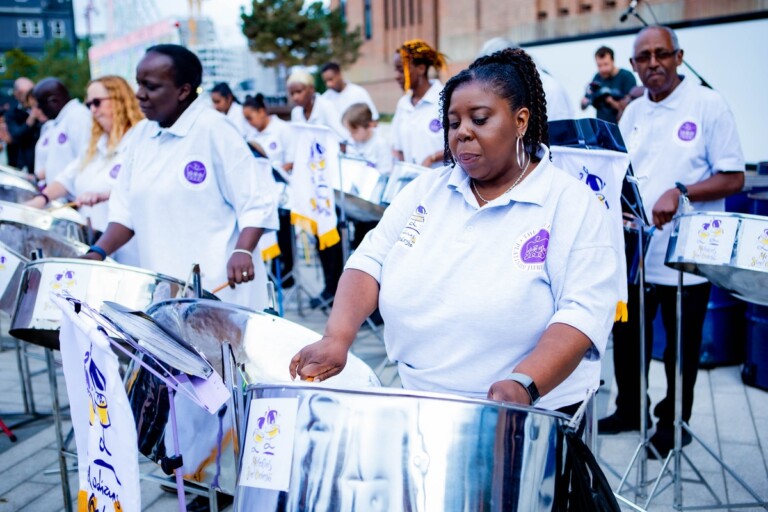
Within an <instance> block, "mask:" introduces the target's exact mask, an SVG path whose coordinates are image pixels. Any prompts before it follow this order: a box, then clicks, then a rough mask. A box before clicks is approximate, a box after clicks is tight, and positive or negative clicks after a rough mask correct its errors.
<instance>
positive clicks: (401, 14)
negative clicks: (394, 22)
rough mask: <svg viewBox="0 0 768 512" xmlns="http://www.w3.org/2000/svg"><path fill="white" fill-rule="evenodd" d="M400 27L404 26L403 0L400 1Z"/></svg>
mask: <svg viewBox="0 0 768 512" xmlns="http://www.w3.org/2000/svg"><path fill="white" fill-rule="evenodd" d="M400 26H401V27H404V26H405V0H400Z"/></svg>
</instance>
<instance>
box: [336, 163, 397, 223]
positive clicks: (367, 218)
mask: <svg viewBox="0 0 768 512" xmlns="http://www.w3.org/2000/svg"><path fill="white" fill-rule="evenodd" d="M341 174H342V179H341V185H340V186H339V184H338V183H337V184H336V186H335V187H334V192H335V195H336V205H337V206H339V207H341V205H342V204H343V206H344V211H345V213H346V216H347V217H348V218H350V219H352V220H356V221H360V222H376V221H379V220H381V216H382V215H384V206H383V205H382V204H381V196H382V193H383V192H384V188H385V185H386V183H387V177H386V176H382V175H381V174H379V171H377V170H376V168H375V167H371V166H370V165H369V164H368V162H366V161H365V160H361V159H358V158H342V159H341Z"/></svg>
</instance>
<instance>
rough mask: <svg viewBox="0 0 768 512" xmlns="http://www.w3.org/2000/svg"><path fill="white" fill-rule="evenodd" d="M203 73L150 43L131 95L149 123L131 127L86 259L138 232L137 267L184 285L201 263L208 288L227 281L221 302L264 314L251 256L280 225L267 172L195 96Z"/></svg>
mask: <svg viewBox="0 0 768 512" xmlns="http://www.w3.org/2000/svg"><path fill="white" fill-rule="evenodd" d="M202 74H203V69H202V65H201V64H200V60H199V59H198V58H197V57H196V56H195V54H193V53H192V52H190V51H189V50H187V49H186V48H184V47H182V46H177V45H158V46H153V47H151V48H149V49H148V50H147V52H146V54H145V55H144V58H143V59H142V60H141V62H139V65H138V68H137V70H136V81H137V82H138V85H139V87H138V90H137V92H136V97H137V99H138V100H139V106H140V107H141V110H142V111H143V112H144V115H146V117H147V119H148V121H147V122H144V123H142V124H140V125H139V126H137V127H136V128H135V129H134V130H136V133H135V134H134V137H135V139H134V140H133V142H132V144H131V150H130V151H129V155H128V158H127V160H126V165H125V167H124V168H123V169H122V170H121V172H120V176H119V179H118V184H117V186H116V187H115V189H114V190H113V192H112V197H111V199H110V211H109V225H108V227H107V230H106V231H105V232H104V235H102V237H101V238H100V239H99V240H98V242H97V243H96V245H95V246H93V247H91V252H90V253H89V254H88V255H87V256H88V257H90V258H92V259H103V258H104V256H105V255H106V254H109V253H111V252H113V251H115V250H116V249H118V248H119V247H121V246H122V245H123V244H125V243H126V242H127V241H128V240H130V239H131V238H132V237H134V236H135V237H136V242H137V245H138V252H139V265H140V266H142V267H144V268H147V269H149V270H152V271H154V272H159V273H162V274H167V275H169V276H174V277H178V278H181V279H185V278H186V277H187V276H188V274H189V272H190V270H191V268H192V265H193V264H194V263H198V264H200V267H201V271H202V281H203V287H204V288H206V289H209V290H210V289H213V288H216V287H217V285H219V284H222V283H225V282H228V283H229V285H230V286H231V288H233V289H232V290H225V291H224V292H222V293H221V294H220V297H221V298H222V299H223V300H226V301H229V302H234V303H237V304H240V305H244V306H249V307H252V308H256V309H258V308H263V307H264V306H265V305H266V302H267V297H266V295H267V294H266V272H265V270H264V266H263V265H262V264H261V263H260V262H259V263H258V264H254V261H253V256H252V252H253V250H254V249H255V247H256V244H257V243H258V241H259V238H260V237H261V235H262V233H263V232H264V230H265V229H276V228H277V206H276V201H275V196H274V182H273V180H272V176H271V167H270V166H269V164H268V163H267V162H263V163H260V162H259V161H258V160H257V159H255V158H253V156H252V155H251V152H250V150H249V149H248V146H247V144H246V142H245V140H243V138H242V137H241V136H240V135H239V134H238V133H237V130H236V129H235V127H234V126H232V124H231V123H230V122H228V121H227V120H226V119H225V118H224V117H222V116H221V115H219V114H218V113H216V112H214V111H213V110H212V109H210V108H209V106H208V102H207V101H206V100H204V99H203V98H198V97H197V93H198V89H199V87H200V83H201V81H202ZM249 282H253V283H254V284H253V285H248V286H242V287H241V286H238V287H237V289H234V288H235V285H240V284H243V283H249Z"/></svg>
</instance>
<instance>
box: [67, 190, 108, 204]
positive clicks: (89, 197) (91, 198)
mask: <svg viewBox="0 0 768 512" xmlns="http://www.w3.org/2000/svg"><path fill="white" fill-rule="evenodd" d="M108 200H109V192H106V193H101V192H85V193H84V194H80V195H79V196H77V198H76V199H75V202H76V203H77V206H93V205H95V204H99V203H103V202H104V201H108Z"/></svg>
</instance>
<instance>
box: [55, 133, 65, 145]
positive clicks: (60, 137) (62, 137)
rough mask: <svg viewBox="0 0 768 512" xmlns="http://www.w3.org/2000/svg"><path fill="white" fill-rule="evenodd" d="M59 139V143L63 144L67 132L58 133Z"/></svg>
mask: <svg viewBox="0 0 768 512" xmlns="http://www.w3.org/2000/svg"><path fill="white" fill-rule="evenodd" d="M57 140H58V141H59V144H64V143H65V142H67V134H66V133H64V132H62V133H60V134H59V138H58V139H57Z"/></svg>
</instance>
